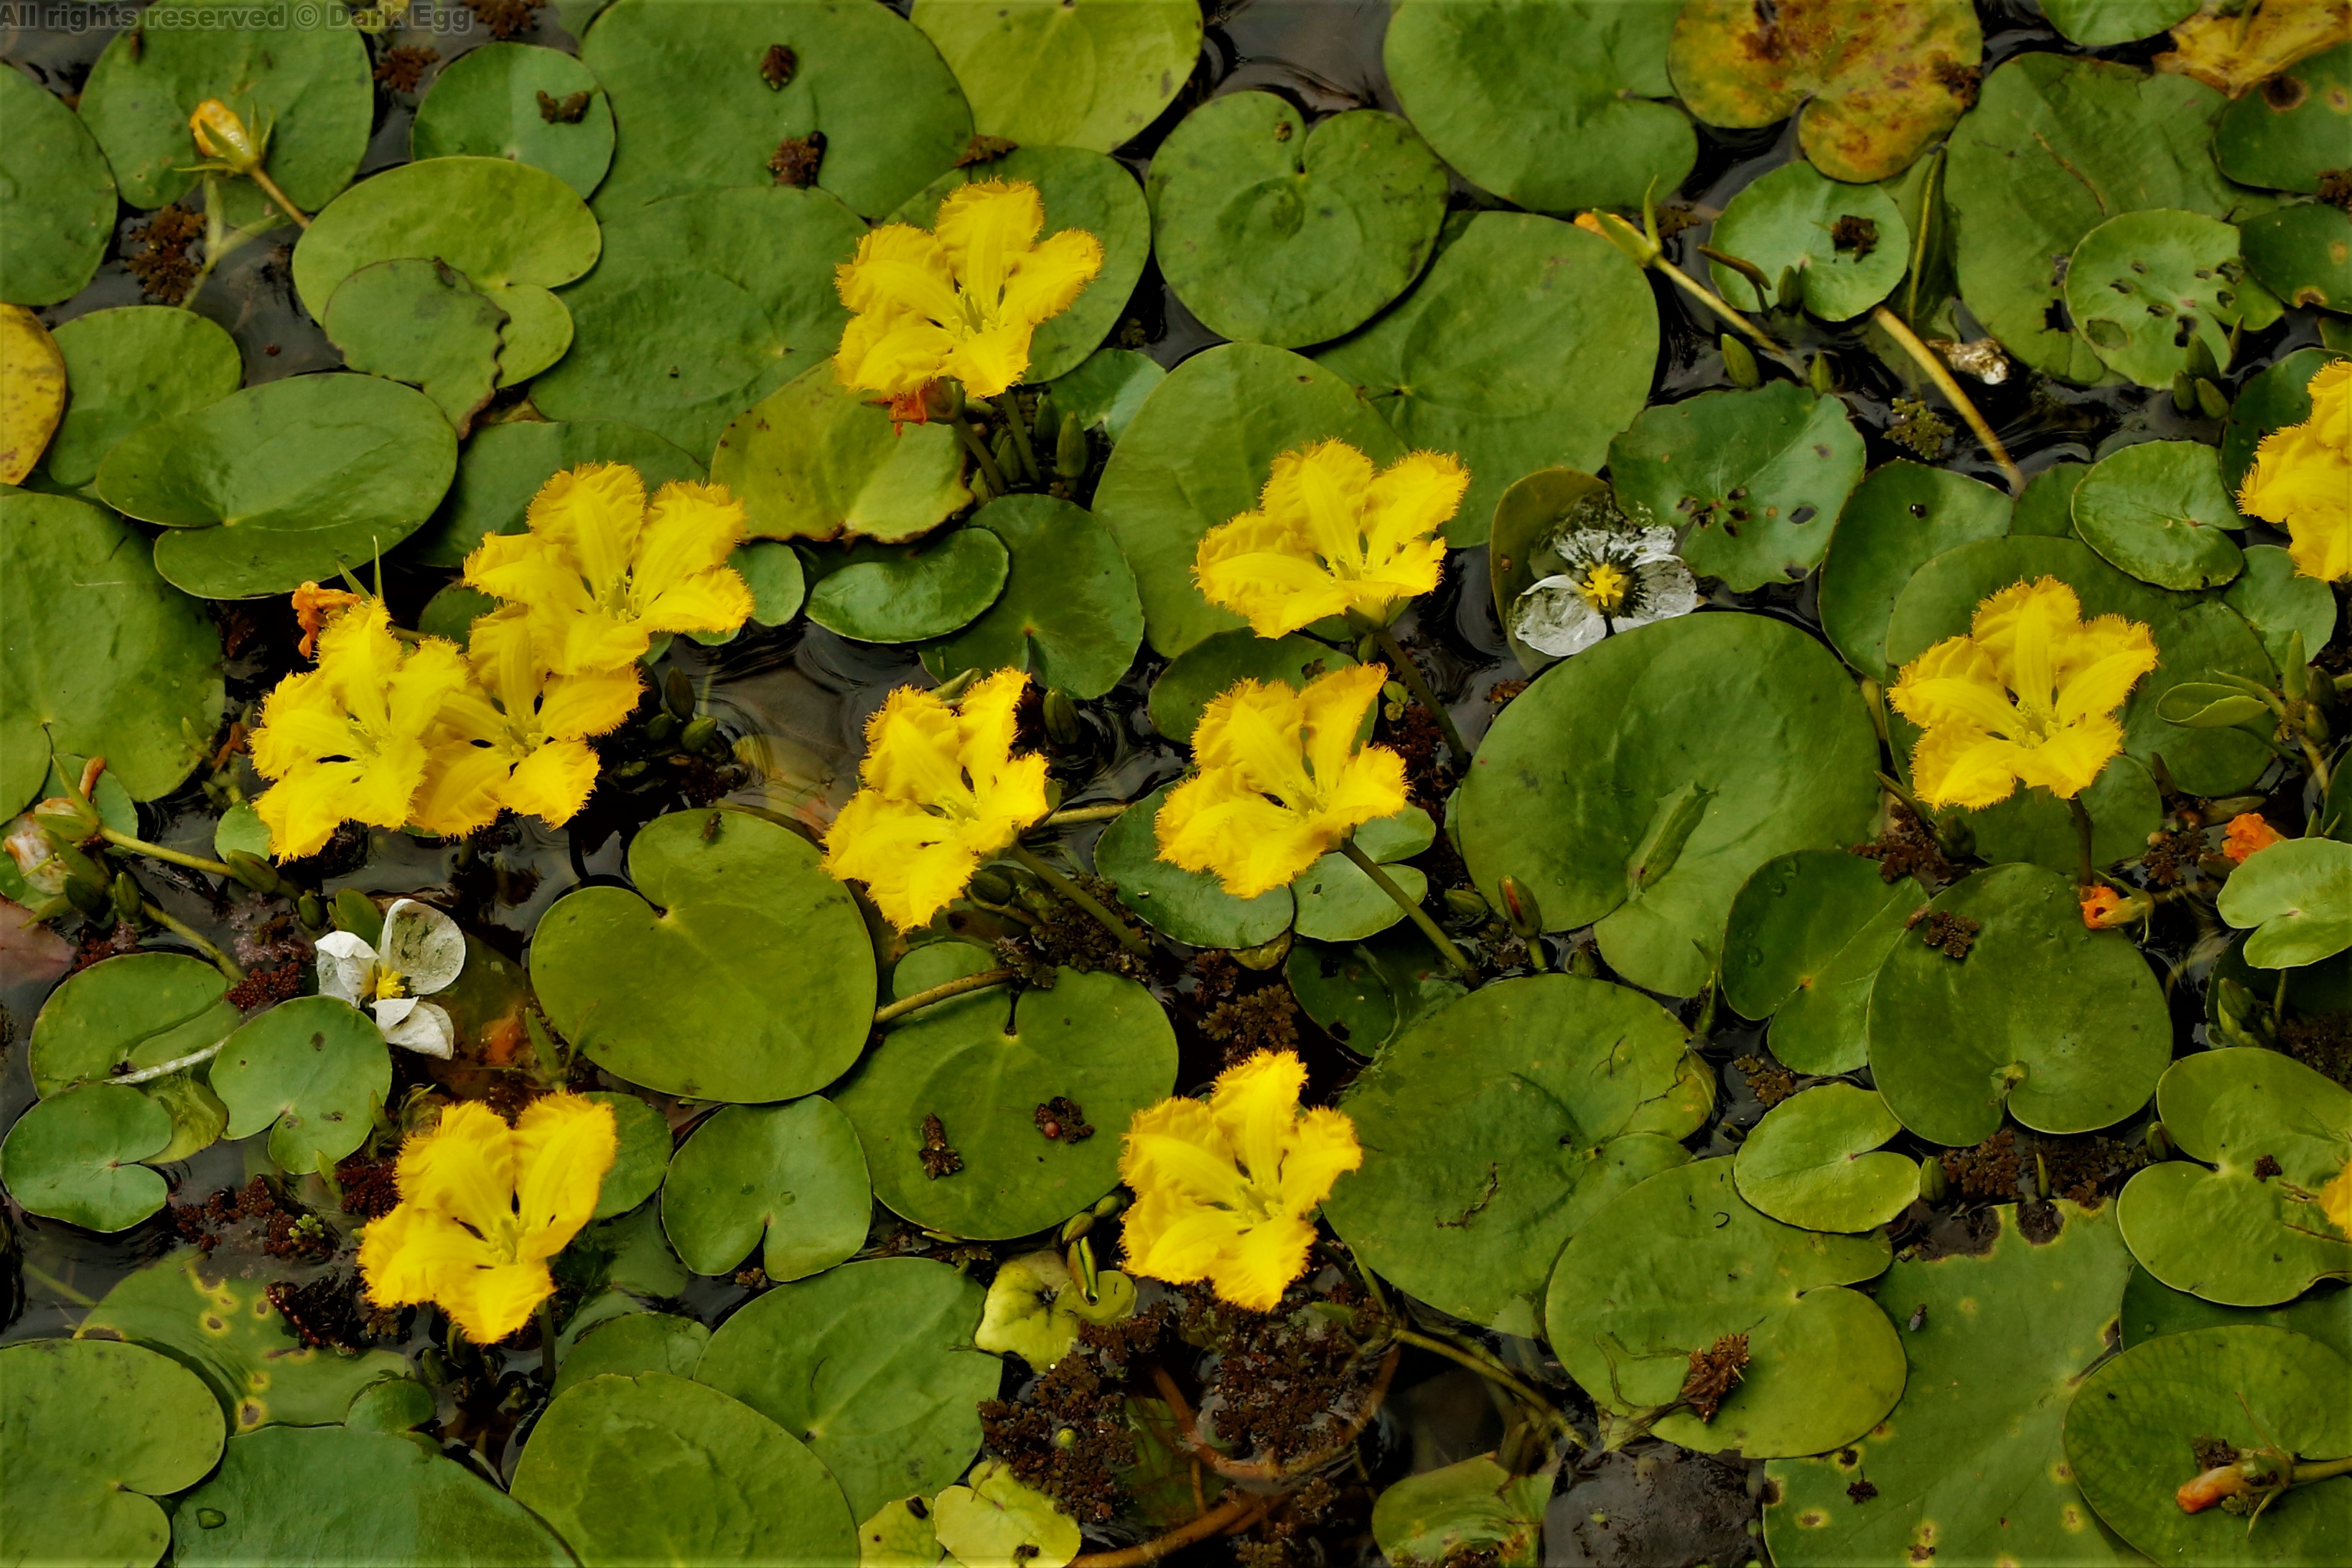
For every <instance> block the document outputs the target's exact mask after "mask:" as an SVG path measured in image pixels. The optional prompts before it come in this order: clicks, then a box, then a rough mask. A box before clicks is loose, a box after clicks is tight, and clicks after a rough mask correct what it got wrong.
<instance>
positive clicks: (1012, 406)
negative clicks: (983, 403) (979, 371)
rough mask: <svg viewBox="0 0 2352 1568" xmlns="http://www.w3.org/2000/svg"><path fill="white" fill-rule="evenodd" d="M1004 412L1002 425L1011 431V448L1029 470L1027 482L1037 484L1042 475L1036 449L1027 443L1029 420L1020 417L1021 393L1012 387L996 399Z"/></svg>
mask: <svg viewBox="0 0 2352 1568" xmlns="http://www.w3.org/2000/svg"><path fill="white" fill-rule="evenodd" d="M996 401H997V404H998V405H999V406H1000V407H1001V408H1002V409H1003V412H1004V427H1005V428H1006V429H1007V430H1010V431H1012V432H1013V451H1014V453H1015V454H1017V455H1018V456H1019V457H1020V458H1021V466H1022V467H1023V468H1026V469H1027V470H1029V482H1030V483H1031V484H1033V485H1034V484H1039V483H1042V482H1043V480H1044V476H1043V475H1042V474H1040V473H1039V472H1038V469H1037V449H1036V448H1035V447H1032V446H1031V445H1030V444H1029V422H1028V421H1027V420H1025V419H1024V418H1022V417H1021V395H1020V393H1019V392H1018V391H1017V390H1016V389H1015V388H1013V387H1010V386H1008V387H1006V388H1005V389H1004V395H1003V397H1001V398H999V399H997V400H996Z"/></svg>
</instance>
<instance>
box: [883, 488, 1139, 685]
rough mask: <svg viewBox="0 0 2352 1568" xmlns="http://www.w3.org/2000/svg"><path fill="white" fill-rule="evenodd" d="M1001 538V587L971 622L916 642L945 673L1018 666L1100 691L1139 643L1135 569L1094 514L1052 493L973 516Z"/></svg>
mask: <svg viewBox="0 0 2352 1568" xmlns="http://www.w3.org/2000/svg"><path fill="white" fill-rule="evenodd" d="M971 522H972V526H973V527H975V528H983V529H986V530H987V531H989V532H991V533H993V534H994V535H996V537H997V538H998V539H999V540H1001V541H1003V544H1004V548H1005V551H1006V553H1007V554H1008V555H1010V556H1011V558H1012V564H1011V567H1010V568H1009V570H1008V573H1007V575H1006V577H1005V579H1004V592H1003V595H1000V596H999V597H998V599H997V601H996V603H995V604H993V605H990V606H989V608H988V609H987V610H986V611H985V612H984V613H983V614H982V616H980V618H979V619H978V620H975V621H973V622H972V623H971V625H969V626H965V627H964V628H963V629H962V630H961V631H957V632H952V633H950V635H949V636H948V637H946V638H945V639H944V640H942V641H940V642H936V643H933V644H932V645H930V646H929V647H926V648H925V649H923V668H926V669H928V670H929V671H930V672H931V674H932V675H933V676H934V677H936V678H938V679H941V680H944V679H948V678H949V677H950V676H952V675H956V674H958V673H960V672H961V671H963V670H967V669H971V670H978V671H980V672H982V673H983V674H985V673H986V672H988V671H990V670H994V669H1025V670H1027V671H1028V672H1029V673H1030V674H1031V675H1032V676H1034V677H1035V678H1036V681H1037V684H1038V685H1039V686H1041V687H1047V688H1051V689H1054V690H1056V691H1062V692H1066V693H1068V694H1069V695H1070V696H1072V697H1076V698H1081V699H1086V698H1096V697H1101V696H1103V695H1105V694H1107V693H1108V691H1109V690H1110V689H1111V688H1112V687H1114V686H1117V685H1118V683H1119V682H1120V681H1121V680H1122V679H1125V678H1126V676H1127V671H1128V668H1129V666H1130V665H1132V664H1133V663H1134V662H1135V650H1136V649H1137V648H1138V647H1141V646H1142V643H1143V604H1142V601H1141V600H1140V599H1139V598H1138V597H1137V596H1136V592H1135V574H1134V573H1132V572H1130V571H1129V570H1128V566H1127V558H1126V557H1125V556H1123V555H1121V554H1120V553H1119V550H1118V540H1116V539H1113V538H1112V537H1111V533H1110V530H1108V529H1107V528H1105V527H1104V526H1103V525H1102V523H1101V522H1100V521H1098V520H1097V519H1096V518H1095V517H1094V515H1093V514H1092V513H1090V512H1088V511H1087V510H1085V509H1084V508H1083V507H1077V506H1073V505H1072V504H1071V503H1069V502H1068V501H1066V500H1056V499H1055V498H1054V497H1052V496H1031V495H1018V496H1006V497H1004V498H1003V499H1002V500H992V501H991V502H989V503H988V504H987V505H986V506H984V507H982V509H981V510H979V511H978V512H976V513H974V514H973V516H972V520H971Z"/></svg>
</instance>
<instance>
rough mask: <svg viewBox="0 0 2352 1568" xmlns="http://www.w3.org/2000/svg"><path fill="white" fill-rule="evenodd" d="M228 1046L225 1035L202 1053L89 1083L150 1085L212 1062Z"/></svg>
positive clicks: (191, 1052) (195, 1052) (96, 1079)
mask: <svg viewBox="0 0 2352 1568" xmlns="http://www.w3.org/2000/svg"><path fill="white" fill-rule="evenodd" d="M227 1044H228V1037H227V1036H226V1035H224V1036H222V1037H220V1038H219V1039H217V1040H215V1041H214V1042H213V1043H212V1044H211V1045H209V1046H206V1047H205V1048H204V1049H203V1050H201V1051H190V1052H189V1053H188V1054H187V1055H186V1056H184V1057H173V1058H172V1059H171V1060H170V1061H168V1062H157V1063H156V1064H155V1065H154V1066H153V1067H152V1068H140V1069H139V1070H138V1071H137V1072H127V1073H124V1074H122V1075H121V1077H119V1078H94V1079H89V1080H87V1081H89V1082H90V1083H121V1084H142V1083H150V1082H152V1081H153V1080H154V1079H159V1078H169V1077H170V1076H171V1075H172V1074H173V1073H175V1072H178V1071H179V1070H180V1069H181V1068H192V1067H194V1066H196V1065H198V1064H199V1063H202V1062H208V1061H210V1060H212V1059H213V1058H215V1057H216V1056H218V1055H220V1053H221V1047H223V1046H225V1045H227Z"/></svg>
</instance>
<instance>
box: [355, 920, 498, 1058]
mask: <svg viewBox="0 0 2352 1568" xmlns="http://www.w3.org/2000/svg"><path fill="white" fill-rule="evenodd" d="M318 947H319V994H320V995H321V996H333V997H336V998H338V999H340V1000H341V1001H345V1002H348V1003H350V1004H351V1005H352V1006H354V1007H359V1006H368V1007H372V1008H373V1010H374V1013H375V1023H376V1027H377V1028H379V1029H382V1030H383V1038H384V1043H385V1044H386V1045H393V1046H399V1047H403V1048H404V1049H406V1050H412V1051H419V1052H422V1053H423V1054H424V1055H425V1056H428V1057H440V1058H444V1059H445V1060H446V1058H448V1057H449V1056H450V1054H451V1053H452V1052H453V1051H455V1049H456V1048H457V1028H456V1026H454V1025H452V1024H451V1023H450V1022H449V1015H448V1014H447V1013H446V1012H445V1011H443V1010H442V1009H441V1008H440V1007H439V1006H437V1005H435V1004H434V1003H431V1002H425V1001H420V1000H418V998H420V997H425V996H430V995H431V994H433V993H435V992H436V991H443V990H446V989H447V988H448V986H449V984H450V982H452V981H454V980H456V979H457V974H458V972H459V971H460V970H462V969H464V968H465V967H466V933H465V932H464V931H459V930H458V929H457V921H453V920H451V919H450V918H449V917H448V916H447V915H445V914H443V913H442V912H441V911H440V910H436V909H434V908H432V907H431V906H430V905H426V904H420V903H418V902H417V901H416V900H415V899H395V900H393V905H392V907H391V908H390V909H388V910H384V911H383V951H382V952H377V951H376V949H374V948H373V947H370V946H369V945H368V944H367V943H366V942H364V941H362V940H361V939H360V938H359V937H356V936H354V935H352V933H351V932H350V931H329V932H328V933H327V934H326V935H325V936H322V937H320V939H319V943H318Z"/></svg>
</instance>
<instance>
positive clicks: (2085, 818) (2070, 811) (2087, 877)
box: [2066, 795, 2095, 888]
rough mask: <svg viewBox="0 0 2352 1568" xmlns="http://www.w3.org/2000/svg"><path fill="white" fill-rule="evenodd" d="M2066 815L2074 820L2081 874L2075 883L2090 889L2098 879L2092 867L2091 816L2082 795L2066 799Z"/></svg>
mask: <svg viewBox="0 0 2352 1568" xmlns="http://www.w3.org/2000/svg"><path fill="white" fill-rule="evenodd" d="M2066 815H2067V816H2071V817H2073V818H2074V857H2075V861H2074V864H2075V868H2076V870H2077V871H2078V872H2080V875H2079V876H2077V877H2076V878H2075V881H2076V883H2077V884H2078V885H2079V886H2081V887H2084V888H2088V887H2090V886H2091V885H2092V883H2093V882H2094V881H2095V876H2094V874H2093V871H2092V866H2091V833H2092V827H2091V814H2090V813H2089V812H2088V811H2086V810H2084V807H2083V799H2082V797H2081V796H2080V795H2068V796H2067V797H2066Z"/></svg>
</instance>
